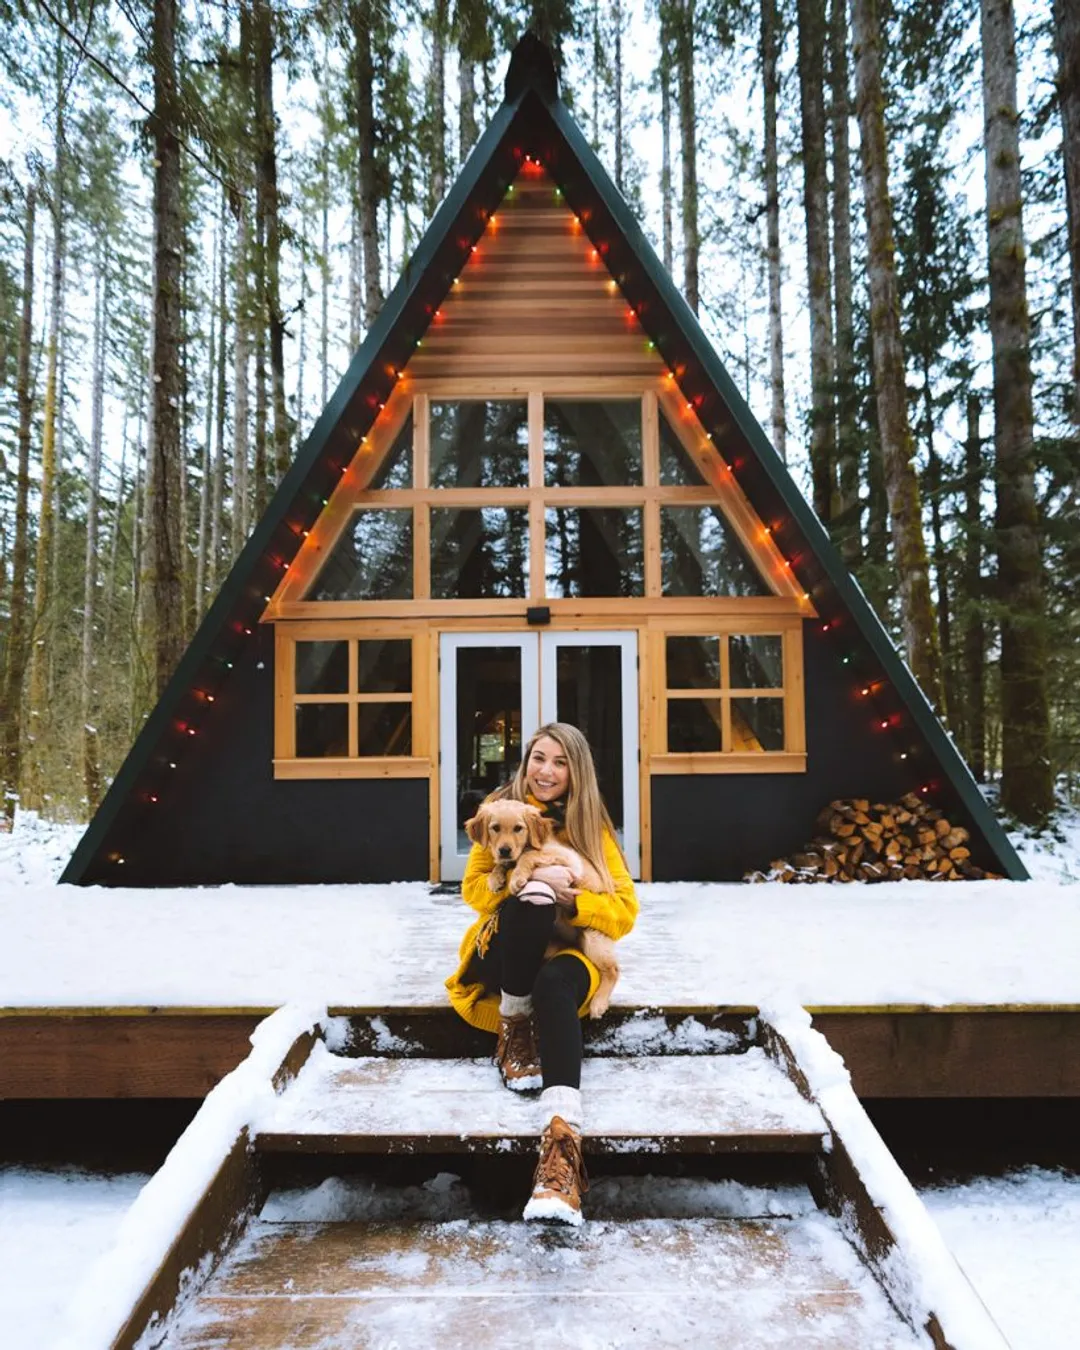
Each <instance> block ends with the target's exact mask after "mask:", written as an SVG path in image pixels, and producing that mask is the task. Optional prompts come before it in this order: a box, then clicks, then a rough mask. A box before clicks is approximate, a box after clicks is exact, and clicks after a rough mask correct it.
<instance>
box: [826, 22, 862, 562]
mask: <svg viewBox="0 0 1080 1350" xmlns="http://www.w3.org/2000/svg"><path fill="white" fill-rule="evenodd" d="M830 6H831V12H830V16H829V51H830V60H829V86H830V93H831V96H832V99H831V101H832V107H831V110H830V111H831V116H830V123H831V129H832V164H833V195H832V225H833V261H834V272H833V298H834V307H835V318H836V467H837V479H838V485H839V498H838V501H837V517H838V518H837V520H836V530H835V533H836V537H837V542H838V543H839V545H840V551H841V553H842V554H843V557H844V560H845V561H846V562H847V564H848V566H849V567H853V566H855V565H856V564H857V563H858V561H859V558H860V555H861V553H862V519H861V509H860V505H859V432H858V428H857V426H856V422H855V405H856V396H855V322H854V319H853V317H852V314H853V310H854V303H853V300H852V291H853V281H852V268H851V139H850V118H851V94H850V79H849V73H848V26H847V0H830Z"/></svg>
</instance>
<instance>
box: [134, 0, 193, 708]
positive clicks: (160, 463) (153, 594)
mask: <svg viewBox="0 0 1080 1350" xmlns="http://www.w3.org/2000/svg"><path fill="white" fill-rule="evenodd" d="M176 20H177V7H176V0H154V16H153V33H152V39H151V60H152V63H153V72H154V114H153V117H152V119H151V125H152V131H153V138H154V159H155V169H154V286H153V295H154V340H153V353H154V355H153V381H152V384H153V390H152V398H151V423H152V425H151V432H150V455H149V460H148V464H147V474H146V488H147V510H146V522H147V536H146V577H147V586H146V594H144V602H145V604H146V614H147V617H148V627H149V635H150V638H151V653H152V655H151V682H152V687H153V689H154V691H155V692H156V695H157V696H158V697H160V696H161V694H162V692H163V691H164V689H165V686H166V684H167V683H168V681H169V678H170V677H171V675H172V673H173V671H174V670H175V669H176V665H177V662H178V661H179V659H180V656H181V654H182V651H183V631H184V615H183V602H184V595H183V555H182V541H181V539H180V491H181V476H180V419H181V408H180V397H181V386H180V355H181V352H180V348H181V333H182V315H181V311H180V281H181V278H180V266H181V259H182V257H183V246H184V233H183V231H184V227H183V219H182V216H181V210H180V143H179V140H178V139H177V128H178V125H179V120H180V109H179V97H178V90H177V84H176Z"/></svg>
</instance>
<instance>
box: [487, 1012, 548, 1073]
mask: <svg viewBox="0 0 1080 1350" xmlns="http://www.w3.org/2000/svg"><path fill="white" fill-rule="evenodd" d="M495 1064H496V1066H497V1067H498V1070H499V1073H501V1074H502V1080H503V1082H504V1083H505V1084H506V1086H507V1087H508V1088H510V1090H511V1091H512V1092H531V1091H532V1090H533V1089H534V1088H538V1087H540V1085H541V1083H542V1082H543V1078H542V1075H541V1073H540V1048H539V1046H538V1045H537V1043H536V1023H535V1022H534V1021H533V1019H532V1016H531V1014H529V1013H525V1014H524V1015H523V1016H521V1017H501V1018H500V1019H499V1040H498V1043H497V1044H496V1046H495Z"/></svg>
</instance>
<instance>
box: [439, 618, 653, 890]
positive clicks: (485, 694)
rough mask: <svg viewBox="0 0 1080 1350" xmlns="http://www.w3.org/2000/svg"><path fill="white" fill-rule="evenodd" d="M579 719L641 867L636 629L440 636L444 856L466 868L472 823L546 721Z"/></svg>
mask: <svg viewBox="0 0 1080 1350" xmlns="http://www.w3.org/2000/svg"><path fill="white" fill-rule="evenodd" d="M547 722H570V723H572V724H573V725H574V726H576V727H578V728H579V730H580V731H581V732H582V733H583V734H584V735H585V738H586V739H587V740H588V742H589V745H590V746H591V747H592V751H593V759H594V760H595V762H596V768H597V776H598V778H599V780H600V790H601V792H602V793H603V796H604V801H605V803H606V805H607V808H608V811H609V812H610V814H611V817H612V820H613V822H614V824H615V828H616V832H617V834H618V837H619V843H620V844H621V845H622V849H623V852H624V853H625V855H626V859H627V862H628V863H629V866H630V870H631V871H632V872H633V874H634V876H639V875H640V872H641V824H640V790H639V767H638V766H639V754H638V660H637V633H636V632H629V633H627V632H609V631H595V632H571V631H565V632H563V631H552V630H550V629H544V630H541V631H537V630H535V629H533V630H529V631H526V632H498V633H443V634H441V635H440V639H439V803H440V814H441V820H440V830H439V862H440V875H441V877H442V879H443V880H444V881H457V880H460V879H461V877H462V876H463V875H464V871H465V861H466V859H467V857H468V854H469V847H470V842H469V839H468V837H467V835H466V834H465V829H464V825H465V821H466V820H468V819H469V817H470V816H472V815H473V814H474V813H475V811H476V808H477V806H479V804H480V802H481V801H482V800H483V799H484V797H486V796H487V794H488V793H489V792H491V791H492V790H493V789H494V788H496V787H498V786H499V785H500V784H501V783H505V782H506V781H507V780H508V779H509V778H510V777H511V776H512V775H513V773H514V771H515V769H516V768H517V766H518V764H519V763H520V762H521V747H522V746H523V745H524V744H525V742H526V741H527V740H528V739H529V737H530V736H531V735H532V734H533V732H534V731H535V730H536V728H537V727H539V726H541V725H543V724H545V723H547Z"/></svg>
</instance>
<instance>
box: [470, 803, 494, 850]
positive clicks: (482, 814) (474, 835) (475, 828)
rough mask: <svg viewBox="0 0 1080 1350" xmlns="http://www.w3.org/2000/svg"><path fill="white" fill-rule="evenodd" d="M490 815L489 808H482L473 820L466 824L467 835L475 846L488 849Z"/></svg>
mask: <svg viewBox="0 0 1080 1350" xmlns="http://www.w3.org/2000/svg"><path fill="white" fill-rule="evenodd" d="M488 814H489V813H488V811H487V808H486V807H483V806H482V807H481V808H480V810H479V811H477V813H476V815H475V816H473V818H472V820H467V821H466V822H465V833H466V834H467V835H468V836H469V838H470V839H471V840H472V841H473V843H474V844H481V845H482V846H483V847H484V848H487V841H488Z"/></svg>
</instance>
